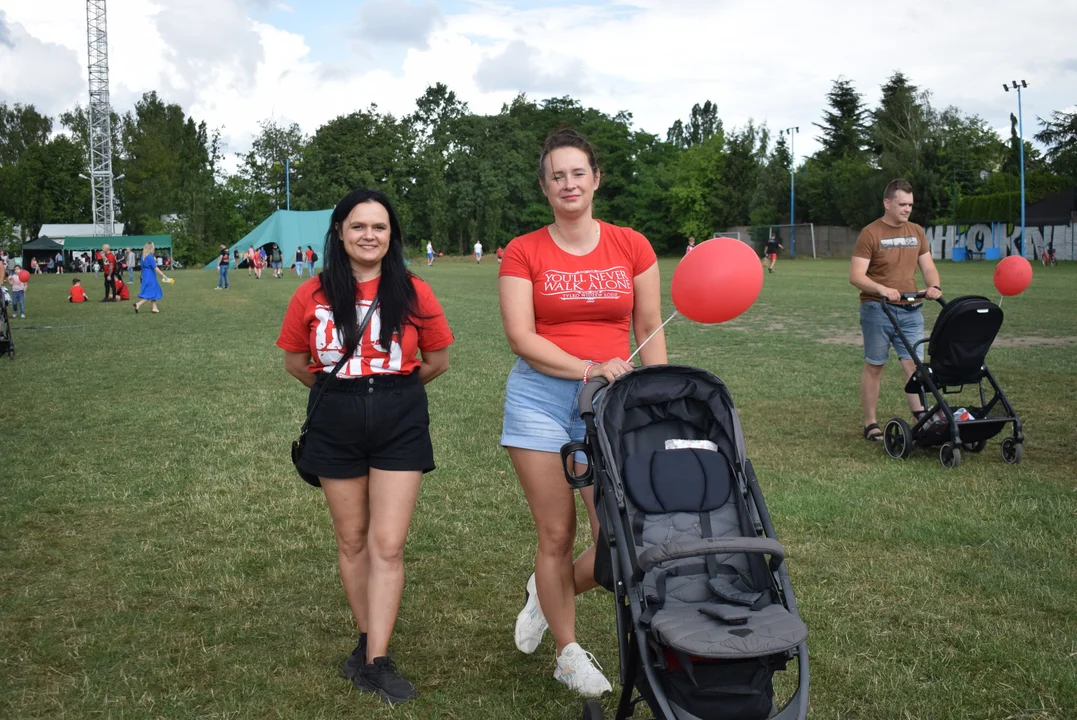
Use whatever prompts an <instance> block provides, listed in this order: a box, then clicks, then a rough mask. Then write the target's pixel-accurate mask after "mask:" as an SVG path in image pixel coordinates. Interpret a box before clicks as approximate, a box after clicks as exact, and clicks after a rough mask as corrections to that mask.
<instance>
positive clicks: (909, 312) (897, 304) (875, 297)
mask: <svg viewBox="0 0 1077 720" xmlns="http://www.w3.org/2000/svg"><path fill="white" fill-rule="evenodd" d="M912 204H913V196H912V186H911V185H909V183H907V182H905V181H904V180H892V181H891V182H890V184H889V185H887V186H886V192H885V193H883V208H884V209H885V212H884V213H883V216H882V217H881V218H879V219H878V220H876V221H875V222H873V223H871V224H870V225H868V226H867V227H865V228H864V229H863V230H862V231H861V232H860V237H858V238H857V240H856V247H855V248H854V249H853V261H852V263H851V265H850V267H849V282H850V283H852V284H853V285H855V286H856V287H857V288H858V289H859V290H860V329H861V330H862V331H863V333H864V369H863V371H862V372H861V373H860V406H861V408H863V410H864V437H865V438H866V439H868V440H872V441H879V440H882V438H883V433H882V430H880V429H879V425H878V421H877V420H876V417H875V413H876V410H877V407H878V404H879V387H880V385H881V382H882V376H883V366H884V365H885V364H886V359H887V357H888V356H889V355H890V347H891V346H893V348H894V350H895V351H896V352H897V356H898V359H899V360H901V366H902V368H903V369H904V370H905V379H906V380H908V378H909V377H910V376H911V375H912V374H913V372H914V371H915V370H916V363H915V361H914V360H913V358H912V355H910V354H909V351H908V349H907V348H906V347H905V345H904V344H903V343H902V342H901V339H900V338H899V337H898V334H897V330H896V329H895V327H894V323H893V322H891V320H890V318H888V317H887V316H886V313H884V312H883V309H882V306H881V304H880V302H879V299H880V298H882V297H885V298H886V299H887V300H888V301H889V302H890V303H891V304H893V305H894V314H895V315H897V324H898V326H900V328H901V331H902V332H903V333H904V334H905V337H906V338H908V340H909V342H910V343H916V342H917V341H918V340H920V339H922V338H923V337H924V316H923V314H921V312H920V306H921V305H922V304H923V303H921V302H919V301H917V302H915V303H909V302H903V301H902V300H901V293H906V292H916V268H917V267H918V266H919V268H920V273H921V274H922V275H923V276H924V283H925V284H926V285H927V297H928V298H929V299H931V300H934V299H936V298H940V297H942V290H941V289H940V288H939V271H938V270H937V269H936V268H935V261H934V260H932V259H931V248H930V247H929V246H928V243H927V237H926V236H925V235H924V229H923V228H922V227H920V226H919V225H917V224H916V223H911V222H909V214H910V213H912ZM916 352H917V354H918V355H919V357H920V358H921V359H922V358H923V356H924V355H923V347H922V346H921V347H918V348H916ZM906 398H907V399H908V402H909V408H910V409H911V410H912V411H913V414H914V415H916V414H918V413H920V412H922V411H923V409H924V407H923V405H922V404H921V403H920V398H919V396H917V395H910V394H906Z"/></svg>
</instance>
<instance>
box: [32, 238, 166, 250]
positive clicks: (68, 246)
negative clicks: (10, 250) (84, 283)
mask: <svg viewBox="0 0 1077 720" xmlns="http://www.w3.org/2000/svg"><path fill="white" fill-rule="evenodd" d="M34 242H38V241H37V240H35V241H34ZM148 242H151V243H153V248H154V250H160V249H161V248H165V249H167V250H171V249H172V236H171V235H86V236H81V237H66V238H64V240H63V249H64V250H67V251H68V252H84V251H86V250H98V249H100V248H101V246H102V245H108V246H109V248H110V249H112V250H122V249H123V248H131V249H132V250H134V251H136V252H141V251H142V246H143V245H145V244H146V243H148ZM31 244H33V243H31ZM23 247H24V248H25V247H28V246H26V245H24V246H23ZM170 254H171V253H170Z"/></svg>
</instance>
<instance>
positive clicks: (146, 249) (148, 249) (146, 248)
mask: <svg viewBox="0 0 1077 720" xmlns="http://www.w3.org/2000/svg"><path fill="white" fill-rule="evenodd" d="M142 254H143V255H153V243H151V242H148V243H146V244H145V245H143V246H142Z"/></svg>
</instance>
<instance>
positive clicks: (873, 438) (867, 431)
mask: <svg viewBox="0 0 1077 720" xmlns="http://www.w3.org/2000/svg"><path fill="white" fill-rule="evenodd" d="M872 430H878V431H879V433H878V434H874V433H872V432H871V431H872ZM864 439H865V440H867V441H868V442H879V441H880V440H882V439H883V431H882V430H881V429H880V428H879V423H872V424H871V425H868V426H866V427H865V428H864Z"/></svg>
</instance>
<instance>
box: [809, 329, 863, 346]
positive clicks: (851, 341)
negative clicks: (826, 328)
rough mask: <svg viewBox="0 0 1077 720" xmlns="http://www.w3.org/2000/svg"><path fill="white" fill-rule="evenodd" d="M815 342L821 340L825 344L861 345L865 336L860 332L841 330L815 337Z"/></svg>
mask: <svg viewBox="0 0 1077 720" xmlns="http://www.w3.org/2000/svg"><path fill="white" fill-rule="evenodd" d="M815 342H820V343H823V344H824V345H861V344H863V342H864V338H863V336H862V335H861V334H860V333H858V332H839V333H831V334H830V335H827V336H826V337H821V338H815Z"/></svg>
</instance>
